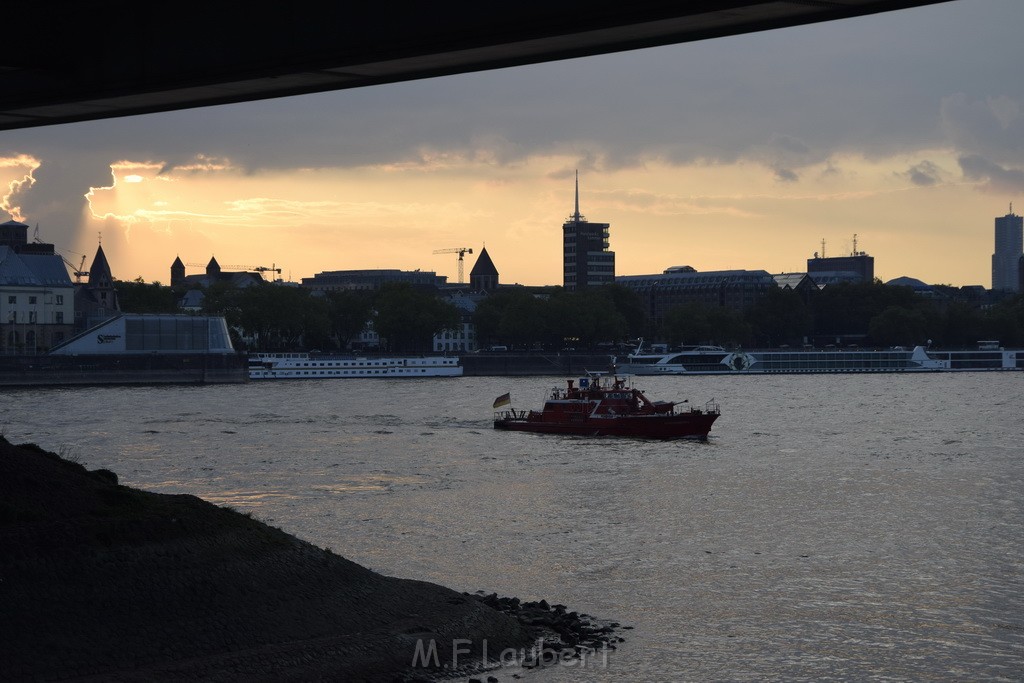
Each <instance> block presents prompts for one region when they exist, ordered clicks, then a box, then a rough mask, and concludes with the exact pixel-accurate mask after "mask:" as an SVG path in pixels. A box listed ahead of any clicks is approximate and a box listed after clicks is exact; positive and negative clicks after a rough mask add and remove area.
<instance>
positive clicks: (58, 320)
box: [55, 311, 64, 325]
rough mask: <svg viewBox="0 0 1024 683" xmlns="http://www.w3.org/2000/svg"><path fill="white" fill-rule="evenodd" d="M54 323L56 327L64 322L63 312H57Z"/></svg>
mask: <svg viewBox="0 0 1024 683" xmlns="http://www.w3.org/2000/svg"><path fill="white" fill-rule="evenodd" d="M55 322H56V323H57V324H58V325H60V324H61V323H63V322H64V311H57V319H56V320H55Z"/></svg>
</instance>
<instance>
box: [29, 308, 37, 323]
mask: <svg viewBox="0 0 1024 683" xmlns="http://www.w3.org/2000/svg"><path fill="white" fill-rule="evenodd" d="M28 321H29V322H30V323H34V322H35V321H36V312H35V311H29V312H28Z"/></svg>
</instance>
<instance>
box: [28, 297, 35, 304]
mask: <svg viewBox="0 0 1024 683" xmlns="http://www.w3.org/2000/svg"><path fill="white" fill-rule="evenodd" d="M35 302H36V297H34V296H30V297H29V298H28V303H29V305H32V304H34V303H35Z"/></svg>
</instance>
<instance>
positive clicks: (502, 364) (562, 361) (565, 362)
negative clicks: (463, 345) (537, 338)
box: [461, 352, 611, 377]
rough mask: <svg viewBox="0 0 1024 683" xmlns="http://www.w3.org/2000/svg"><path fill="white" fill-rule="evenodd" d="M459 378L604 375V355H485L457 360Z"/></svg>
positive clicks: (607, 358)
mask: <svg viewBox="0 0 1024 683" xmlns="http://www.w3.org/2000/svg"><path fill="white" fill-rule="evenodd" d="M461 361H462V367H463V375H465V376H469V377H487V376H492V377H509V376H513V377H514V376H531V375H558V376H569V377H571V376H573V375H582V374H586V373H587V372H588V371H589V372H608V370H609V369H610V368H611V357H610V356H609V355H608V354H602V353H597V354H581V353H547V354H544V353H522V354H520V353H505V352H501V353H488V354H483V353H480V354H467V355H465V356H462V357H461Z"/></svg>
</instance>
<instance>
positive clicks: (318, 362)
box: [249, 353, 462, 380]
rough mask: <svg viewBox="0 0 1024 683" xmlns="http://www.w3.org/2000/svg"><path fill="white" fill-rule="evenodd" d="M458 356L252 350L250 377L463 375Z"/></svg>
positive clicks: (310, 377) (308, 377)
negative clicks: (371, 356)
mask: <svg viewBox="0 0 1024 683" xmlns="http://www.w3.org/2000/svg"><path fill="white" fill-rule="evenodd" d="M461 376H462V365H461V364H460V363H459V359H458V358H457V357H449V356H410V357H393V358H362V357H355V356H330V355H314V354H308V353H250V354H249V379H252V380H256V379H324V378H332V379H343V378H354V377H378V378H385V379H387V378H396V377H461Z"/></svg>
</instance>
